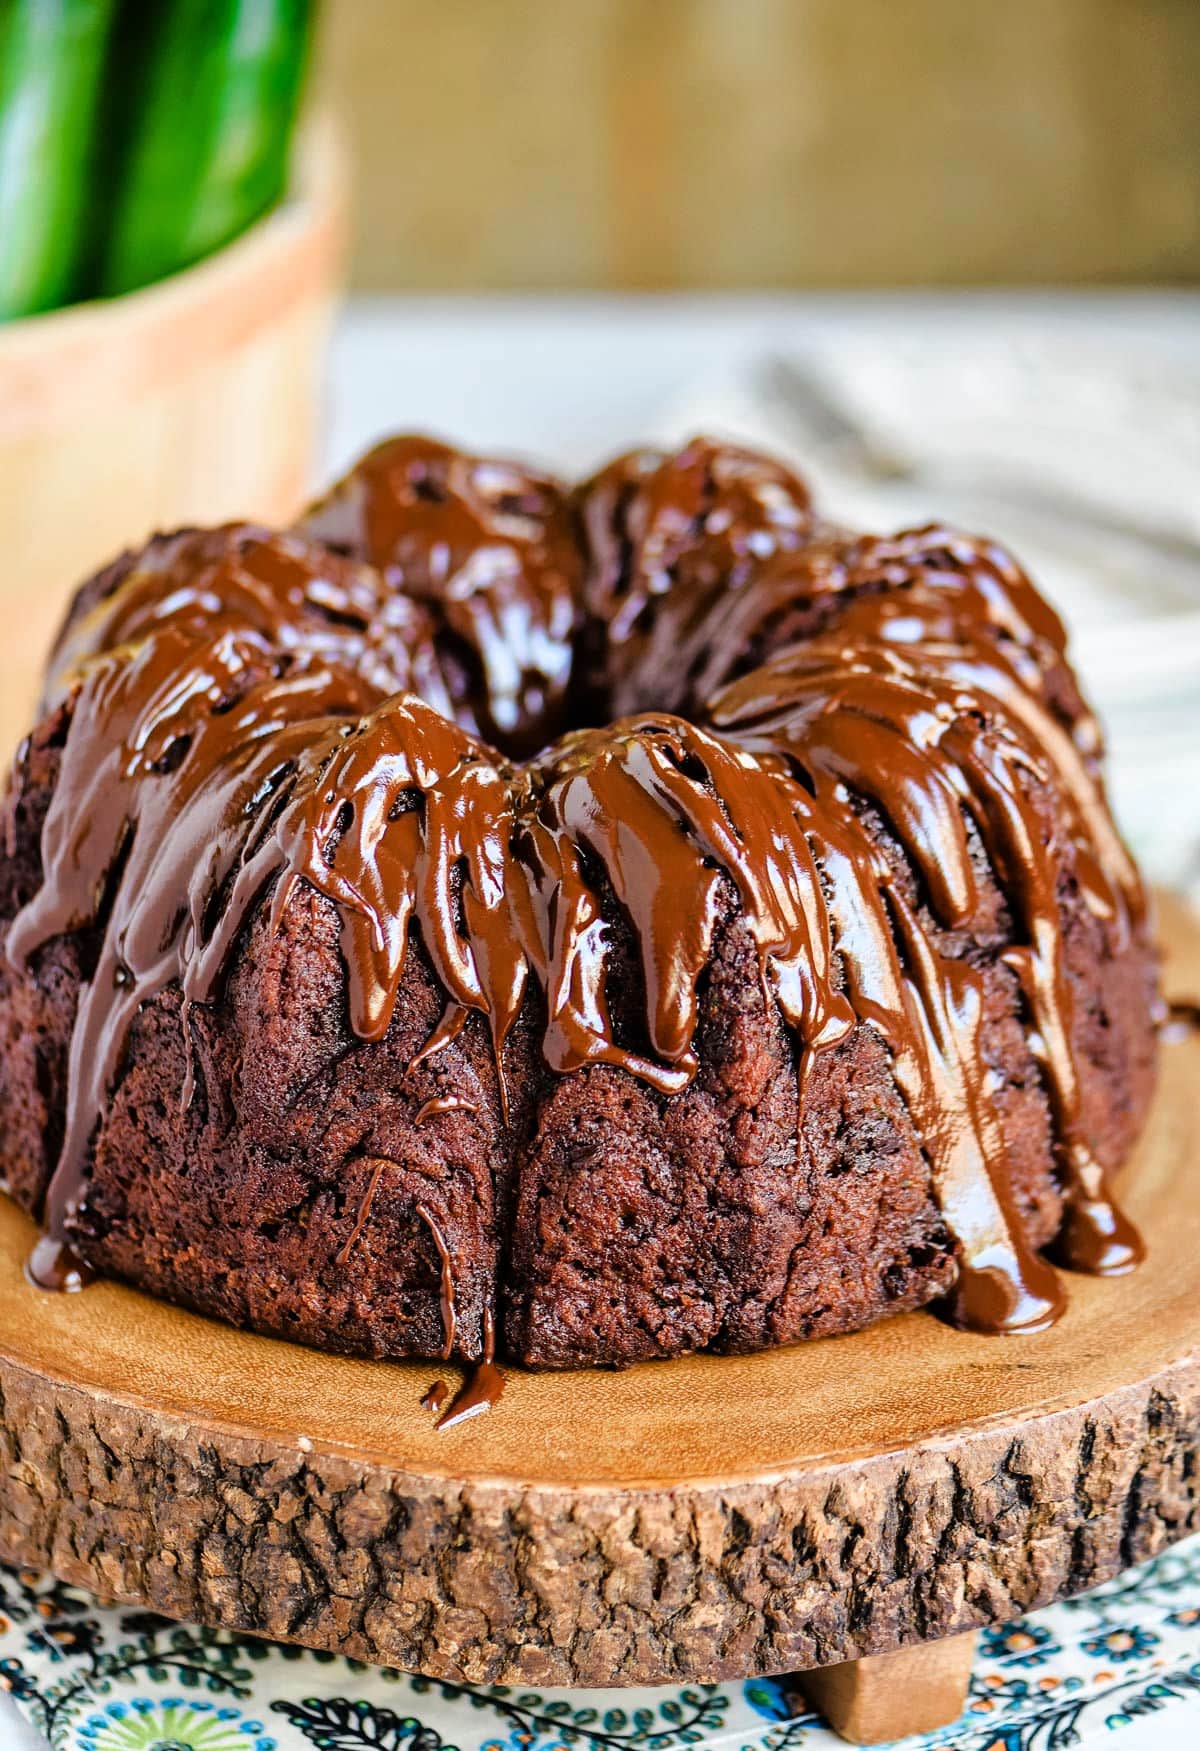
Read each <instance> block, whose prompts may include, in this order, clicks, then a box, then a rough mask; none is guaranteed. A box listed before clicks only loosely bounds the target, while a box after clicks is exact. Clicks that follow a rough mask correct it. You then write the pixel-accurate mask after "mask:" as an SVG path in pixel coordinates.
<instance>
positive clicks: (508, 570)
mask: <svg viewBox="0 0 1200 1751" xmlns="http://www.w3.org/2000/svg"><path fill="white" fill-rule="evenodd" d="M302 527H303V528H304V529H305V530H307V531H308V533H309V534H311V535H313V536H315V537H316V538H317V539H318V540H319V541H322V542H324V543H325V544H326V545H327V546H328V547H331V548H333V549H335V550H336V551H337V552H339V553H347V554H352V555H354V556H355V557H356V558H358V559H363V560H369V561H370V562H371V563H372V564H373V565H375V566H378V567H379V568H380V571H381V572H382V574H383V576H384V578H385V579H386V580H387V583H388V586H389V589H390V591H391V592H392V593H393V599H394V600H400V601H403V600H405V599H408V600H411V601H414V602H420V603H422V604H424V605H425V607H426V608H427V609H428V611H429V613H430V615H431V617H432V620H433V623H434V625H435V627H436V628H437V640H438V646H439V650H440V651H441V653H442V656H443V659H444V661H445V666H446V670H447V672H448V674H449V675H450V678H451V691H452V693H453V698H454V707H453V709H454V715H455V716H456V717H457V718H458V721H459V722H460V723H462V724H464V725H465V726H466V727H467V728H469V729H472V730H474V731H476V732H477V733H478V734H480V735H483V736H485V737H488V738H490V739H491V740H492V741H494V742H497V743H498V744H499V745H500V746H502V747H505V748H507V749H508V750H509V751H510V752H511V753H514V754H518V755H520V754H528V753H532V752H533V751H534V750H535V749H536V748H538V747H540V746H542V744H543V743H545V742H547V741H549V740H550V738H551V737H552V736H554V735H556V734H557V733H558V731H559V730H560V729H561V728H562V726H563V722H564V713H565V709H566V689H567V684H568V681H569V679H570V674H571V656H572V645H573V640H574V636H575V632H576V627H577V622H578V606H577V605H578V601H579V595H580V577H581V571H582V564H581V559H580V554H579V549H578V546H577V544H576V542H575V539H574V531H573V526H572V518H571V513H570V510H569V507H568V505H567V501H566V498H565V496H564V494H563V492H562V489H561V488H560V487H559V485H558V483H557V482H556V481H554V480H552V479H550V478H549V476H547V475H542V474H531V473H530V472H529V470H528V469H526V468H523V467H521V466H519V465H518V464H516V463H514V462H506V461H499V460H496V459H495V458H483V457H479V456H465V455H463V454H462V452H461V451H458V450H454V449H451V447H450V446H449V445H447V444H439V443H437V442H436V441H435V440H434V439H431V438H421V437H402V438H391V439H389V440H388V441H387V442H386V443H383V444H380V445H379V446H378V447H377V448H376V449H374V450H372V451H371V452H370V453H369V454H368V455H366V456H364V457H363V459H362V460H361V461H360V462H359V463H358V465H357V467H355V468H354V469H353V470H352V471H351V473H350V474H348V475H347V476H346V478H345V479H344V480H343V481H340V482H339V484H338V485H337V486H335V487H334V488H333V490H332V492H330V493H329V495H328V497H327V498H325V499H324V500H322V502H321V503H320V504H319V505H316V506H315V507H314V508H313V509H312V510H311V511H310V512H309V513H308V514H307V516H306V517H305V519H304V522H303V525H302ZM425 697H426V698H428V695H426V696H425Z"/></svg>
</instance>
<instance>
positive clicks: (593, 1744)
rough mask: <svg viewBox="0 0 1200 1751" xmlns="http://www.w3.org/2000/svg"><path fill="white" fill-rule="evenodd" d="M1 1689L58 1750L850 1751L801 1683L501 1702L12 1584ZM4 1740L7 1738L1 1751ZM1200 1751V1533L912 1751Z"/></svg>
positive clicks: (4, 1576)
mask: <svg viewBox="0 0 1200 1751" xmlns="http://www.w3.org/2000/svg"><path fill="white" fill-rule="evenodd" d="M0 1687H2V1688H3V1689H5V1690H7V1691H8V1692H9V1693H10V1695H11V1696H12V1698H13V1699H14V1700H15V1701H16V1703H17V1705H18V1706H19V1708H20V1709H21V1711H22V1713H24V1714H25V1715H26V1716H27V1717H28V1719H29V1720H30V1722H31V1723H32V1724H33V1725H34V1726H35V1727H36V1728H37V1729H38V1730H39V1731H40V1732H41V1733H42V1734H44V1736H45V1738H46V1739H47V1740H48V1741H49V1743H50V1745H51V1746H52V1747H53V1748H54V1751H690V1748H692V1747H700V1748H701V1751H709V1748H712V1751H718V1748H720V1751H793V1748H796V1751H834V1747H835V1746H838V1745H840V1743H841V1741H840V1740H837V1739H835V1738H834V1736H833V1735H832V1734H831V1733H830V1732H829V1730H828V1728H826V1727H824V1726H823V1725H822V1724H821V1722H820V1721H819V1719H818V1718H817V1717H816V1716H815V1715H813V1714H811V1713H810V1712H808V1711H807V1710H806V1709H805V1707H804V1704H803V1702H802V1701H801V1699H800V1697H799V1694H798V1692H797V1690H796V1688H795V1686H794V1685H792V1684H791V1683H790V1682H789V1681H788V1680H786V1679H782V1680H780V1679H757V1680H754V1681H752V1682H749V1683H746V1684H721V1685H708V1684H698V1685H691V1686H688V1687H686V1688H683V1689H661V1690H637V1691H629V1690H622V1691H618V1690H610V1691H571V1690H547V1691H532V1690H517V1689H509V1688H502V1687H496V1688H494V1689H487V1688H484V1687H482V1686H479V1687H476V1686H473V1685H465V1684H446V1683H440V1682H435V1681H433V1680H432V1679H425V1678H409V1677H406V1676H404V1675H403V1674H401V1673H398V1672H383V1671H377V1670H375V1669H373V1668H370V1667H364V1666H361V1665H359V1664H357V1663H356V1662H353V1661H349V1660H343V1659H337V1658H335V1657H334V1656H333V1655H328V1654H326V1655H322V1654H314V1653H308V1652H305V1651H303V1650H301V1649H299V1648H284V1647H274V1646H271V1645H270V1644H269V1643H266V1642H259V1641H252V1640H249V1639H242V1638H239V1637H235V1636H231V1635H227V1634H225V1633H221V1632H214V1631H210V1630H200V1629H189V1628H186V1627H184V1626H182V1625H179V1624H174V1623H169V1622H168V1621H167V1620H166V1619H164V1618H161V1617H156V1616H154V1615H153V1614H151V1613H149V1612H145V1611H134V1610H120V1609H112V1608H106V1607H102V1606H99V1605H97V1604H96V1602H95V1601H94V1600H93V1599H91V1598H90V1597H89V1596H88V1595H87V1594H85V1593H81V1592H79V1591H77V1590H76V1589H74V1588H70V1587H63V1586H61V1585H60V1584H59V1583H57V1582H55V1581H51V1580H46V1579H44V1578H41V1577H38V1576H36V1575H29V1574H17V1573H14V1572H13V1571H12V1570H5V1569H0ZM4 1733H5V1729H4V1728H3V1726H2V1724H0V1741H2V1740H3V1738H4ZM1135 1744H1136V1745H1138V1746H1141V1745H1145V1744H1153V1745H1154V1746H1155V1747H1156V1748H1157V1747H1160V1746H1161V1747H1164V1748H1165V1747H1166V1746H1168V1745H1170V1746H1180V1747H1182V1746H1189V1747H1195V1746H1196V1745H1197V1744H1200V1538H1195V1539H1191V1540H1189V1541H1188V1542H1187V1543H1185V1544H1182V1545H1179V1546H1177V1547H1176V1548H1175V1549H1174V1550H1173V1551H1170V1552H1168V1553H1167V1554H1166V1555H1165V1556H1162V1557H1160V1558H1159V1559H1158V1560H1157V1561H1156V1562H1153V1563H1149V1564H1147V1565H1146V1566H1145V1567H1144V1568H1142V1569H1136V1570H1132V1571H1130V1572H1129V1573H1128V1574H1126V1575H1123V1576H1122V1577H1121V1578H1120V1579H1119V1580H1117V1581H1114V1582H1112V1583H1111V1584H1110V1585H1109V1586H1107V1587H1103V1588H1100V1589H1098V1590H1097V1591H1096V1592H1094V1593H1090V1594H1087V1595H1086V1596H1084V1597H1083V1598H1080V1599H1075V1600H1072V1601H1070V1602H1069V1603H1067V1604H1063V1605H1056V1606H1052V1607H1051V1608H1050V1609H1049V1610H1046V1611H1041V1612H1038V1613H1037V1614H1036V1615H1034V1616H1033V1617H1029V1618H1025V1619H1023V1620H1022V1621H1021V1622H1018V1623H1014V1624H1010V1625H1008V1626H1007V1627H1006V1628H1004V1629H997V1630H989V1631H985V1632H984V1634H983V1636H982V1637H981V1642H980V1649H979V1654H978V1657H977V1659H976V1662H975V1674H974V1677H973V1679H972V1682H971V1692H970V1697H969V1701H968V1706H967V1712H966V1714H965V1715H964V1716H963V1719H962V1720H961V1721H960V1722H959V1723H958V1724H957V1725H956V1726H954V1727H947V1728H944V1729H943V1730H942V1731H940V1732H938V1733H933V1734H931V1735H929V1736H927V1737H924V1738H921V1739H919V1740H917V1739H914V1740H909V1741H907V1742H906V1745H907V1747H908V1748H909V1751H916V1748H917V1747H918V1746H920V1747H922V1748H923V1751H934V1748H935V1747H937V1748H940V1751H1065V1748H1066V1747H1068V1746H1070V1747H1076V1746H1098V1745H1111V1746H1113V1751H1122V1747H1123V1746H1124V1745H1129V1746H1130V1747H1132V1746H1133V1745H1135Z"/></svg>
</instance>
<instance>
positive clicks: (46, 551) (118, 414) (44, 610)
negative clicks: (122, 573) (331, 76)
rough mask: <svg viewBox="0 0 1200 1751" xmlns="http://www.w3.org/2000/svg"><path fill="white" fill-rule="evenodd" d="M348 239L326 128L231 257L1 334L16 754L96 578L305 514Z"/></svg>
mask: <svg viewBox="0 0 1200 1751" xmlns="http://www.w3.org/2000/svg"><path fill="white" fill-rule="evenodd" d="M345 232H346V226H345V178H344V173H343V164H342V159H341V154H340V151H339V148H338V144H337V141H336V139H335V137H334V135H333V133H332V131H331V129H330V128H329V126H328V125H326V124H323V123H321V122H318V123H317V124H316V125H315V126H314V127H312V128H311V129H309V130H308V131H307V133H306V134H305V135H304V136H303V137H302V139H301V141H300V143H299V150H298V152H297V174H296V187H295V191H294V193H293V194H292V195H291V196H290V197H289V199H288V200H287V201H286V202H285V203H284V204H283V205H282V206H281V207H279V208H278V209H277V210H276V211H275V212H273V213H271V214H269V215H268V216H267V218H265V219H263V220H261V221H260V222H259V223H258V224H257V225H255V226H253V227H252V228H251V229H250V230H249V231H247V232H245V233H244V234H243V235H242V236H241V237H239V238H238V239H237V240H236V241H235V242H234V243H231V244H229V245H228V246H227V247H226V248H225V249H223V250H221V251H219V252H218V253H217V254H216V255H214V256H210V257H209V258H208V259H207V260H206V261H203V262H201V263H199V264H198V265H197V266H196V267H193V268H189V269H187V270H186V271H185V272H183V273H180V274H176V275H174V276H172V277H171V278H170V279H168V280H163V281H160V282H159V283H158V284H156V285H153V286H148V287H146V288H145V289H144V290H142V291H139V292H133V293H130V294H128V295H126V296H125V297H121V298H114V299H109V300H106V301H100V302H96V303H91V304H82V305H77V306H74V307H72V308H71V309H67V310H62V311H55V312H54V313H52V314H50V315H47V316H37V317H32V318H30V319H29V320H28V321H23V322H15V323H11V324H7V325H5V326H3V327H0V737H2V742H0V746H2V747H6V746H7V745H8V744H10V743H11V742H12V741H14V740H15V738H16V737H17V736H18V735H19V734H20V733H21V731H22V730H23V729H24V728H25V727H27V724H28V720H29V713H30V710H31V707H32V704H33V697H34V692H35V689H36V682H37V674H38V670H39V669H40V666H41V662H42V659H43V655H44V653H45V651H46V649H47V647H48V645H49V642H50V639H51V638H52V636H53V633H54V630H55V628H56V626H57V624H58V621H59V619H60V617H61V615H62V613H63V610H64V608H65V605H66V603H67V600H68V598H69V596H70V594H71V592H72V591H73V589H74V588H75V586H76V585H77V584H78V583H79V582H80V581H81V579H83V578H84V577H86V576H87V575H88V574H89V573H90V572H91V571H93V570H94V569H95V568H96V567H97V566H99V565H101V564H103V563H104V562H105V561H107V560H108V559H110V558H112V557H113V556H114V555H115V554H116V553H118V552H119V551H120V550H121V548H123V547H125V546H128V545H129V544H130V543H133V542H138V541H141V540H143V539H144V538H145V537H146V536H147V535H148V534H150V533H151V532H152V531H153V530H154V529H156V528H172V527H175V526H178V525H179V524H182V523H188V522H202V523H211V522H219V521H221V520H223V519H225V518H229V517H241V516H246V517H262V518H264V519H269V520H282V519H286V518H287V517H288V516H290V515H291V513H292V512H293V511H294V510H295V509H296V507H297V506H298V505H299V504H300V503H301V502H302V500H303V498H304V495H305V492H306V490H307V488H308V486H309V475H310V468H311V464H312V456H313V440H314V431H315V423H316V414H317V400H318V391H319V383H320V367H321V360H322V355H323V343H324V340H325V336H326V332H327V329H328V325H329V320H330V315H331V312H332V307H333V299H334V294H335V290H336V287H337V282H338V276H339V270H340V266H341V262H342V258H343V254H344V241H345Z"/></svg>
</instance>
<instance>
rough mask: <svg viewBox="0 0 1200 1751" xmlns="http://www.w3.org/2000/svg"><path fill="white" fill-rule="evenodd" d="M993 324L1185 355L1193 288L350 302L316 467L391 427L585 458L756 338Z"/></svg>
mask: <svg viewBox="0 0 1200 1751" xmlns="http://www.w3.org/2000/svg"><path fill="white" fill-rule="evenodd" d="M998 332H999V333H1002V334H1004V335H1012V336H1017V337H1019V336H1021V335H1024V334H1027V335H1029V336H1033V337H1038V338H1041V337H1043V336H1049V337H1050V338H1051V339H1053V338H1054V337H1056V336H1062V337H1063V338H1064V339H1070V340H1071V341H1072V342H1076V341H1079V340H1081V339H1084V340H1088V341H1095V342H1097V343H1099V344H1100V345H1109V346H1111V347H1112V349H1113V352H1114V356H1122V355H1126V354H1127V353H1128V351H1129V350H1130V349H1134V350H1137V351H1140V352H1144V353H1145V354H1146V355H1147V357H1149V358H1159V359H1161V360H1162V361H1163V364H1164V367H1166V368H1170V366H1171V363H1172V362H1173V361H1176V362H1179V363H1181V364H1183V365H1184V366H1186V367H1188V368H1189V369H1192V370H1195V369H1197V368H1198V367H1200V292H1158V291H1149V292H1146V291H1138V292H1096V293H1086V294H1081V293H1057V292H1025V293H1012V292H1004V293H988V292H978V293H946V294H929V293H890V294H879V293H862V294H844V295H841V296H833V295H825V294H823V295H821V296H815V295H788V296H753V297H707V296H706V297H699V296H674V295H670V296H644V297H620V298H617V297H598V296H576V297H563V296H558V297H524V298H523V297H455V298H441V299H436V300H431V299H428V298H397V297H392V298H360V299H354V300H351V302H350V303H349V305H348V306H347V308H346V311H345V314H344V316H343V318H342V320H341V322H340V324H339V326H338V329H337V332H336V334H335V337H334V344H333V352H332V359H331V370H330V374H329V385H330V387H329V407H328V415H327V420H326V442H325V446H324V456H323V459H322V468H321V475H322V477H323V478H328V476H329V475H330V473H332V472H333V471H334V470H335V469H338V468H341V467H344V466H345V465H346V464H348V463H349V462H350V461H351V460H352V459H353V457H354V456H355V455H356V454H357V452H358V451H359V450H360V449H362V448H363V446H364V445H365V444H367V443H369V442H370V441H371V440H372V439H373V438H377V437H379V436H381V435H382V434H384V433H386V432H388V431H396V430H399V429H402V428H404V427H410V428H412V427H416V428H419V429H424V430H432V431H434V432H436V433H439V434H441V435H443V436H446V437H449V438H453V439H455V440H457V441H459V442H462V443H465V444H469V445H476V446H479V447H481V448H485V447H489V446H490V447H493V448H495V449H497V450H501V451H510V452H512V451H515V452H517V453H522V452H524V453H526V454H529V455H531V456H534V457H537V458H541V459H544V460H545V461H547V462H548V463H551V464H553V465H554V466H556V467H557V468H559V469H561V470H563V471H565V472H570V471H572V470H583V469H585V468H588V467H590V466H591V465H593V464H594V463H596V462H598V461H600V460H601V459H603V458H604V457H605V456H606V455H607V454H609V453H611V452H613V451H615V450H618V449H623V448H628V447H629V446H630V444H631V443H633V442H636V441H637V440H638V439H639V438H642V437H644V436H646V435H647V434H653V433H654V432H655V431H656V430H657V428H658V427H659V425H660V423H661V421H662V419H663V416H664V412H665V411H666V410H668V409H670V408H673V407H675V406H677V405H678V404H679V403H680V402H681V401H682V400H683V399H684V398H685V397H686V396H688V394H689V393H690V392H691V391H692V390H693V389H694V388H695V386H696V384H697V383H699V382H703V381H707V380H709V379H716V378H719V377H721V376H724V375H727V374H728V373H729V372H731V371H732V370H734V369H736V367H737V366H738V364H739V363H741V362H743V361H748V360H750V359H752V358H754V357H756V356H758V355H760V354H761V353H763V352H764V351H767V350H784V351H787V350H789V349H791V348H798V349H801V350H804V349H811V348H814V347H815V348H817V349H819V348H820V347H821V345H822V344H825V343H828V344H830V345H837V346H841V345H844V344H845V343H846V342H847V341H852V340H853V339H854V338H855V337H856V336H862V337H863V338H864V339H868V338H869V339H870V340H871V341H873V342H877V341H878V340H879V339H880V337H886V336H888V335H890V334H894V335H895V336H896V337H897V339H898V340H904V339H912V338H913V337H914V336H915V337H918V338H919V337H922V336H928V337H929V338H930V339H931V340H936V339H937V338H938V337H941V336H950V335H953V336H955V337H967V336H971V335H974V334H978V335H980V336H994V335H995V334H997V333H998Z"/></svg>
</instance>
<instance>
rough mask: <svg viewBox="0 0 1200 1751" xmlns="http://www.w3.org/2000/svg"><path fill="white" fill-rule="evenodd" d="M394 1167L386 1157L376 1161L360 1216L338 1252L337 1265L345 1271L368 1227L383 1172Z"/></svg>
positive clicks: (356, 1218) (360, 1206) (358, 1215)
mask: <svg viewBox="0 0 1200 1751" xmlns="http://www.w3.org/2000/svg"><path fill="white" fill-rule="evenodd" d="M392 1165H393V1163H392V1162H390V1161H388V1160H386V1159H385V1158H384V1157H380V1158H378V1159H377V1160H376V1162H375V1164H374V1166H373V1167H372V1169H371V1177H370V1179H369V1180H368V1181H367V1189H366V1191H365V1192H364V1194H363V1199H362V1203H361V1204H360V1205H359V1207H358V1214H357V1215H356V1216H355V1218H354V1227H353V1228H352V1229H351V1230H350V1232H349V1234H348V1235H347V1236H346V1243H345V1245H344V1246H343V1247H341V1248H340V1249H339V1251H338V1255H337V1263H338V1266H339V1268H340V1269H342V1270H345V1268H346V1266H347V1265H348V1264H349V1263H350V1258H351V1255H352V1254H353V1252H354V1249H355V1247H356V1246H357V1245H358V1242H359V1238H360V1236H361V1234H362V1231H363V1229H364V1228H365V1227H366V1226H367V1219H368V1218H369V1216H370V1214H371V1206H372V1204H374V1202H375V1193H376V1192H377V1191H378V1190H379V1182H380V1180H381V1179H382V1177H383V1170H384V1168H385V1167H391V1166H392Z"/></svg>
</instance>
